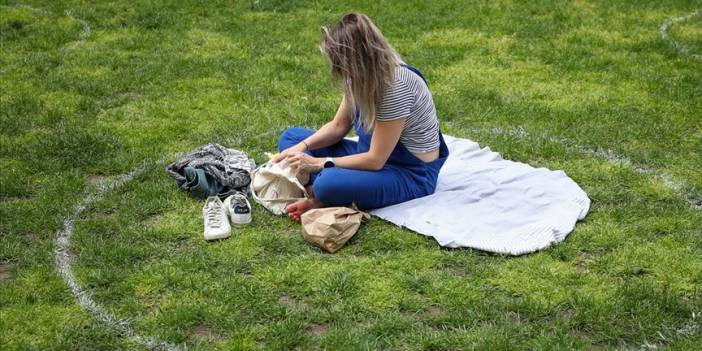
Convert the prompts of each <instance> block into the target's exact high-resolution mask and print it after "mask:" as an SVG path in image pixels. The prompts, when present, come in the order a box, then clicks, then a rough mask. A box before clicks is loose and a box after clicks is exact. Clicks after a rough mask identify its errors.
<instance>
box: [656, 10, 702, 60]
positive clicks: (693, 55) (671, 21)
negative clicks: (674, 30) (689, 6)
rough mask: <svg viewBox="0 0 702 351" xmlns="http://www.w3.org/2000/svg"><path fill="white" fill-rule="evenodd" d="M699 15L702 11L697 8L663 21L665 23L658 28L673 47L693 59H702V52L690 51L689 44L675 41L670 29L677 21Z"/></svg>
mask: <svg viewBox="0 0 702 351" xmlns="http://www.w3.org/2000/svg"><path fill="white" fill-rule="evenodd" d="M699 15H702V11H700V10H695V12H693V13H691V14H689V15H685V16H680V17H674V18H671V19H669V20H667V21H665V22H663V24H661V27H660V28H659V29H658V32H659V33H660V34H661V38H662V39H663V40H665V41H667V42H668V43H669V44H670V45H671V46H672V47H673V48H675V50H678V52H679V53H680V54H681V55H683V56H686V57H689V58H691V59H695V60H702V54H696V53H693V52H690V48H689V47H687V45H685V44H683V43H681V42H679V41H675V40H673V39H671V38H670V36H669V35H668V30H669V29H670V27H672V26H673V25H674V24H676V23H680V22H683V21H687V20H689V19H691V18H694V17H697V16H699Z"/></svg>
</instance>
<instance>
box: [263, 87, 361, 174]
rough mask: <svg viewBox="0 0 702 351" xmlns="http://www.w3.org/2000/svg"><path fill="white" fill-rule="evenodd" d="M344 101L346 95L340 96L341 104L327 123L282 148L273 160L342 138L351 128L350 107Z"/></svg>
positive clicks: (276, 160) (320, 146)
mask: <svg viewBox="0 0 702 351" xmlns="http://www.w3.org/2000/svg"><path fill="white" fill-rule="evenodd" d="M348 105H349V104H348V103H347V102H346V97H342V98H341V104H339V108H338V109H337V111H336V115H334V119H332V120H331V121H330V122H328V123H327V124H325V125H323V126H322V127H321V128H319V130H317V131H316V132H315V133H314V134H312V135H310V136H309V137H307V139H305V140H303V141H301V142H299V143H298V144H297V145H295V146H292V147H290V148H288V149H286V150H283V152H281V153H280V154H278V155H277V156H276V157H274V158H273V162H274V163H276V162H279V161H281V160H283V159H284V158H286V157H288V156H292V155H293V154H296V153H299V152H305V151H307V150H314V149H319V148H323V147H326V146H330V145H334V144H336V143H338V142H339V141H340V140H341V139H343V138H344V137H345V136H346V134H348V133H349V130H351V125H352V124H351V123H352V122H351V113H352V112H351V108H350V107H349V106H348Z"/></svg>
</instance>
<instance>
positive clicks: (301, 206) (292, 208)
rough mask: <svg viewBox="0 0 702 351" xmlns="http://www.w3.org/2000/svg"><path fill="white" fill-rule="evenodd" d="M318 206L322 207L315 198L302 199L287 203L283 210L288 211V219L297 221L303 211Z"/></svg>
mask: <svg viewBox="0 0 702 351" xmlns="http://www.w3.org/2000/svg"><path fill="white" fill-rule="evenodd" d="M319 207H322V202H321V201H319V200H317V199H316V198H311V199H302V200H299V201H296V202H293V203H291V204H290V205H288V207H286V208H285V212H287V213H288V217H290V219H292V220H293V221H295V222H299V221H300V217H301V216H302V214H303V213H305V212H307V210H310V209H313V208H319Z"/></svg>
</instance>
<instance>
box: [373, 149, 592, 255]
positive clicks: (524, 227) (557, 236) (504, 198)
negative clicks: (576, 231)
mask: <svg viewBox="0 0 702 351" xmlns="http://www.w3.org/2000/svg"><path fill="white" fill-rule="evenodd" d="M444 139H445V140H446V143H447V144H448V148H449V151H450V154H449V157H448V159H447V160H446V163H445V164H444V166H443V168H442V169H441V172H440V173H439V180H438V185H437V188H436V192H435V193H434V194H432V195H429V196H426V197H422V198H419V199H414V200H411V201H407V202H404V203H401V204H397V205H393V206H388V207H384V208H380V209H377V210H373V211H371V212H370V213H371V214H373V215H375V216H378V217H380V218H383V219H385V220H388V221H390V222H392V223H395V224H397V225H399V226H403V227H406V228H409V229H411V230H413V231H416V232H418V233H420V234H424V235H427V236H431V237H434V239H436V241H438V242H439V245H441V246H445V247H451V248H458V247H471V248H475V249H479V250H484V251H490V252H495V253H500V254H510V255H521V254H525V253H529V252H534V251H537V250H540V249H543V248H546V247H548V246H550V245H553V244H555V243H559V242H561V241H563V240H564V239H565V237H566V236H567V235H568V234H569V233H570V232H571V231H572V230H573V227H574V226H575V222H577V221H578V220H580V219H583V218H584V217H585V215H586V214H587V212H588V210H589V208H590V199H589V198H588V197H587V194H585V192H584V191H583V190H582V189H581V188H580V187H579V186H578V184H576V183H575V182H574V181H573V180H572V179H570V178H569V177H568V176H567V175H566V174H565V173H564V172H563V171H551V170H548V169H546V168H534V167H531V166H529V165H527V164H524V163H519V162H513V161H508V160H504V159H502V157H501V156H500V154H498V153H496V152H493V151H491V150H490V148H487V147H486V148H482V149H481V148H480V147H479V146H478V144H477V143H475V142H473V141H470V140H467V139H460V138H455V137H451V136H444Z"/></svg>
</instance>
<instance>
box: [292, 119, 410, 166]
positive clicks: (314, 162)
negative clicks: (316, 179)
mask: <svg viewBox="0 0 702 351" xmlns="http://www.w3.org/2000/svg"><path fill="white" fill-rule="evenodd" d="M406 119H407V118H404V117H403V118H397V119H394V120H391V121H387V122H380V121H376V122H375V127H374V129H373V138H372V139H371V145H370V149H369V150H368V151H367V152H363V153H360V154H354V155H349V156H343V157H334V158H333V160H334V164H335V165H336V166H337V167H343V168H353V169H363V170H368V171H377V170H380V169H382V168H383V167H384V166H385V162H387V160H388V158H389V157H390V154H391V153H392V150H393V149H394V148H395V145H397V143H398V141H399V140H400V134H402V129H403V128H404V127H405V120H406ZM324 160H325V158H323V157H312V156H310V155H308V154H305V153H302V152H297V153H294V154H291V155H290V157H289V158H288V161H289V162H290V167H292V168H293V169H295V170H296V171H300V170H302V171H307V172H317V171H319V170H321V169H322V168H323V167H324Z"/></svg>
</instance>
